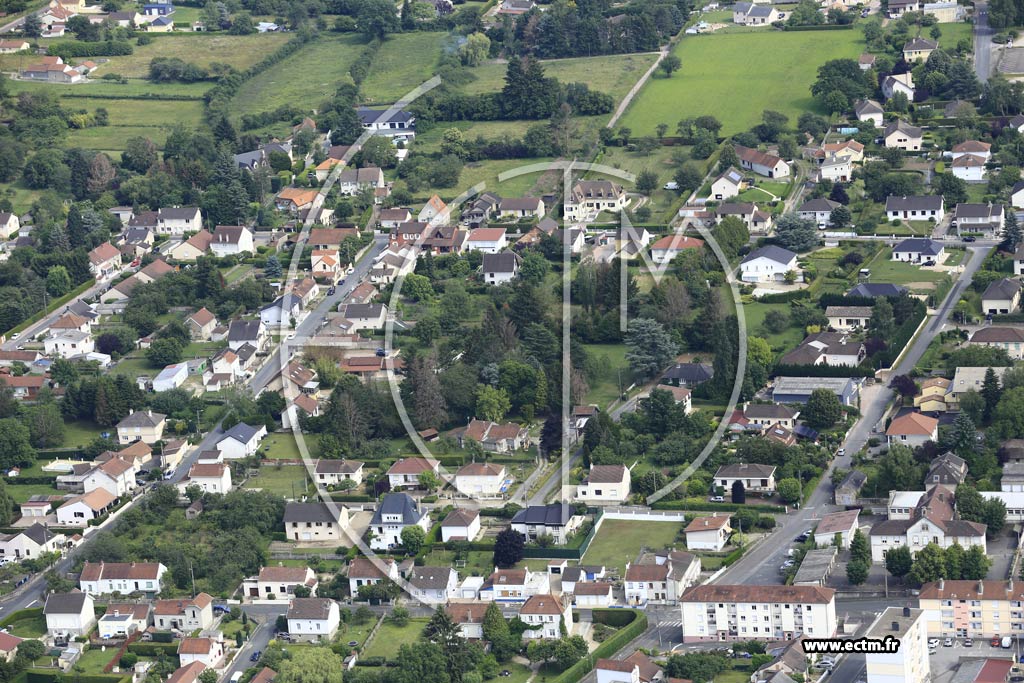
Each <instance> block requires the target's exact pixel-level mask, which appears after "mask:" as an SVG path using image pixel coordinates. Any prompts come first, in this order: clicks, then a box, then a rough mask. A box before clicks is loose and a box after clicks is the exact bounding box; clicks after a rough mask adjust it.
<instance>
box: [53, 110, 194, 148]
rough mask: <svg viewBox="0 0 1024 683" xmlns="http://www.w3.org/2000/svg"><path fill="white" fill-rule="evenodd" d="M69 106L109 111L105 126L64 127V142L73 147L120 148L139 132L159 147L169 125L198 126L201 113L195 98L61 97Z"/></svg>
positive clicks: (169, 128)
mask: <svg viewBox="0 0 1024 683" xmlns="http://www.w3.org/2000/svg"><path fill="white" fill-rule="evenodd" d="M63 104H64V106H66V107H68V108H69V109H85V110H87V111H89V112H94V111H95V110H96V109H97V108H99V107H103V108H105V109H106V110H107V112H109V116H110V125H109V126H95V127H92V128H83V129H80V130H71V131H68V137H67V139H68V144H69V145H72V146H75V147H84V148H88V149H98V150H104V151H120V150H123V149H124V146H125V141H126V140H128V139H129V138H132V137H136V136H141V137H145V138H149V139H150V140H152V141H153V142H154V143H155V144H156V145H157V147H163V144H164V141H165V140H166V139H167V135H168V133H169V132H170V130H171V128H172V127H173V126H174V125H176V124H182V125H185V126H189V127H194V126H198V125H199V124H200V122H201V121H202V117H203V103H202V102H200V101H198V100H187V101H179V100H109V99H88V98H78V97H76V98H73V99H65V100H64V101H63Z"/></svg>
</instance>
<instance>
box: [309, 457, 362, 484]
mask: <svg viewBox="0 0 1024 683" xmlns="http://www.w3.org/2000/svg"><path fill="white" fill-rule="evenodd" d="M313 472H314V475H315V476H316V483H317V484H319V485H320V486H339V485H341V484H342V483H343V482H346V481H351V482H352V484H353V485H355V486H358V485H359V484H361V483H363V463H361V462H359V461H358V460H317V461H316V465H315V466H314V467H313Z"/></svg>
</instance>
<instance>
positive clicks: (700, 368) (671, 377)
mask: <svg viewBox="0 0 1024 683" xmlns="http://www.w3.org/2000/svg"><path fill="white" fill-rule="evenodd" d="M714 376H715V369H714V367H712V366H711V365H709V364H708V363H676V364H675V365H673V366H672V367H670V368H669V369H668V370H666V371H665V373H664V374H663V375H662V376H661V380H660V382H661V384H667V385H669V386H674V387H687V388H690V389H692V388H693V387H695V386H697V385H699V384H703V383H704V382H707V381H708V380H710V379H711V378H713V377H714Z"/></svg>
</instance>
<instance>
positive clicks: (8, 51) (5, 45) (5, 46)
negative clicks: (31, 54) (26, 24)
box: [0, 40, 31, 55]
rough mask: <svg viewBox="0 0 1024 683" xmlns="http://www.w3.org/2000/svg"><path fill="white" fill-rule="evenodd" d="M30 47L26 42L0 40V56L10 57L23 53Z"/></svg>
mask: <svg viewBox="0 0 1024 683" xmlns="http://www.w3.org/2000/svg"><path fill="white" fill-rule="evenodd" d="M30 47H31V43H29V42H28V41H27V40H0V55H12V54H15V53H18V52H24V51H25V50H28V49H29V48H30Z"/></svg>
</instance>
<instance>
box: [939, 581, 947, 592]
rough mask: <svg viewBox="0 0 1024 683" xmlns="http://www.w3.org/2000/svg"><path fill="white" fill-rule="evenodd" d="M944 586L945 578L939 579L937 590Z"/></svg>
mask: <svg viewBox="0 0 1024 683" xmlns="http://www.w3.org/2000/svg"><path fill="white" fill-rule="evenodd" d="M945 586H946V580H945V579H939V590H942V589H943V588H945Z"/></svg>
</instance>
